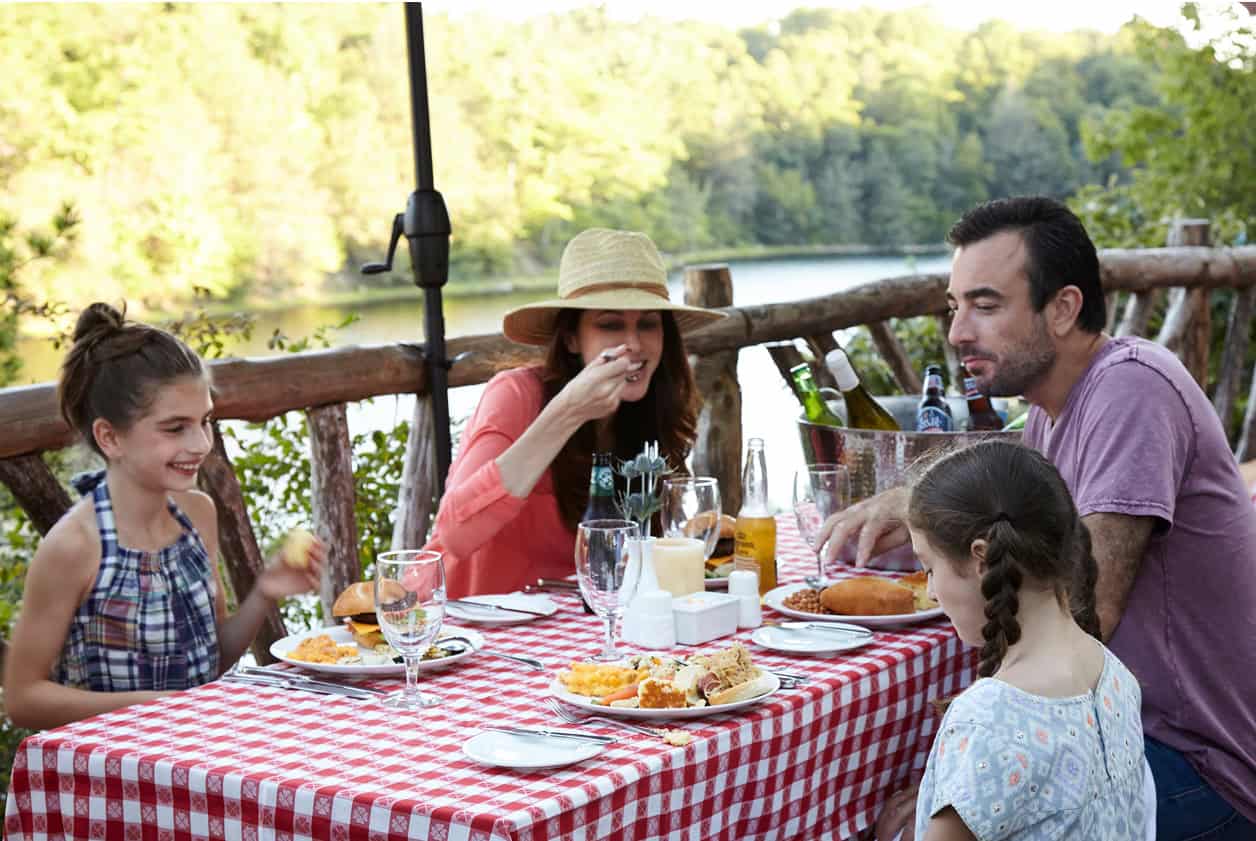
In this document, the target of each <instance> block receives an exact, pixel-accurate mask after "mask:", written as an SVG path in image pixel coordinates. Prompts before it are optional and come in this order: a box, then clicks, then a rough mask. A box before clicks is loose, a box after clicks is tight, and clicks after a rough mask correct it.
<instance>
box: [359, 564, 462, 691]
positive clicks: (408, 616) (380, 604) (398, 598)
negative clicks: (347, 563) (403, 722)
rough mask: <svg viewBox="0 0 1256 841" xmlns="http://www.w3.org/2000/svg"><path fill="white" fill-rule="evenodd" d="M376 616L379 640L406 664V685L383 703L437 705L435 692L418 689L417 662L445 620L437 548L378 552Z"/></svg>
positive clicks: (441, 573)
mask: <svg viewBox="0 0 1256 841" xmlns="http://www.w3.org/2000/svg"><path fill="white" fill-rule="evenodd" d="M375 615H376V617H377V618H378V622H379V627H380V630H381V631H383V632H384V638H385V639H387V640H388V644H389V645H391V646H392V647H393V648H395V649H397V651H398V652H399V653H400V654H401V659H402V660H403V661H404V662H405V664H406V688H405V689H402V690H400V691H398V692H394V693H393V694H391V695H388V696H386V697H385V698H384V699H383V703H384V705H385V706H389V707H393V708H395V709H399V710H421V709H423V708H424V707H430V706H433V705H435V704H438V703H440V699H439V698H437V697H436V696H434V695H431V694H429V693H426V692H420V691H419V663H420V662H421V661H422V659H423V655H424V654H425V653H426V652H427V650H428V648H429V647H431V645H432V642H433V641H434V640H435V639H436V635H437V634H439V633H440V626H441V623H442V622H443V621H444V618H445V566H444V564H443V563H442V561H441V554H440V552H430V551H426V550H417V549H406V550H402V551H400V552H382V553H380V555H379V557H378V558H376V560H375Z"/></svg>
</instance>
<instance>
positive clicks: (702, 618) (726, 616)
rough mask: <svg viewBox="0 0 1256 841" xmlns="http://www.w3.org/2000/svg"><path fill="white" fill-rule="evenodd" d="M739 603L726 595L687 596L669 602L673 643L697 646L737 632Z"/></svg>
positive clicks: (733, 597) (699, 594) (695, 594)
mask: <svg viewBox="0 0 1256 841" xmlns="http://www.w3.org/2000/svg"><path fill="white" fill-rule="evenodd" d="M739 603H740V599H738V598H737V597H736V596H730V595H728V594H727V593H712V592H710V591H707V592H703V593H691V594H690V595H688V596H680V597H679V598H675V599H672V612H673V613H674V614H675V616H676V642H678V643H680V644H682V645H701V644H702V643H704V642H710V641H711V640H713V639H719V638H720V637H726V636H728V635H729V634H735V633H736V632H737V618H738V614H739V612H740V604H739Z"/></svg>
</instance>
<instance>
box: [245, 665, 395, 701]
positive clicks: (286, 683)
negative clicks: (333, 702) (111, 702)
mask: <svg viewBox="0 0 1256 841" xmlns="http://www.w3.org/2000/svg"><path fill="white" fill-rule="evenodd" d="M223 677H224V678H247V679H248V680H249V681H250V682H252V683H258V684H266V685H268V686H274V687H276V688H279V689H309V690H310V691H313V692H322V693H324V694H327V695H344V696H345V697H347V698H378V697H380V696H382V695H384V694H385V693H383V692H381V691H380V690H378V689H367V688H366V687H364V686H346V685H345V684H343V683H332V682H330V681H325V680H315V679H314V678H311V677H306V676H305V675H297V674H285V673H279V672H272V671H269V670H268V669H262V668H258V667H255V666H241V667H240V668H238V669H237V670H236V671H235V672H232V673H230V674H226V675H223Z"/></svg>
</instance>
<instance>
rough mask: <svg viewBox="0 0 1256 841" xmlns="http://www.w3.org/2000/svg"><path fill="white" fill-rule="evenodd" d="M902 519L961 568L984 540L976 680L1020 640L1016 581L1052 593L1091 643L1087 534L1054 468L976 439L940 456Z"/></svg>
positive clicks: (1092, 570) (1037, 456)
mask: <svg viewBox="0 0 1256 841" xmlns="http://www.w3.org/2000/svg"><path fill="white" fill-rule="evenodd" d="M907 521H908V523H909V524H910V525H911V527H912V529H914V530H915V531H918V532H921V533H922V534H924V535H925V536H926V537H927V538H928V540H929V543H930V544H931V545H933V546H934V547H935V548H936V549H937V550H938V551H939V552H941V553H942V554H943V555H944V556H946V558H947V560H948V561H950V562H951V563H953V564H955V565H956V566H959V567H963V566H966V565H968V564H969V563H971V561H970V558H971V555H972V545H973V542H974V541H976V540H978V539H984V540H985V541H986V570H985V573H984V574H983V575H982V578H981V593H982V595H983V596H984V597H985V599H986V609H985V613H986V624H985V625H984V626H983V627H982V629H981V633H982V636H983V638H984V639H985V643H984V645H983V646H982V649H981V665H980V666H979V668H978V673H979V674H980V675H981V676H982V677H989V676H990V675H992V674H994V673H995V671H997V670H998V668H999V664H1000V663H1002V662H1003V657H1004V655H1006V654H1007V649H1008V646H1010V645H1013V644H1014V643H1016V642H1017V641H1018V640H1019V639H1020V636H1021V628H1020V623H1019V622H1018V621H1017V616H1016V614H1017V612H1018V610H1019V608H1020V601H1019V599H1020V589H1021V585H1022V583H1023V582H1024V580H1025V579H1026V578H1032V579H1035V580H1037V581H1041V582H1044V583H1045V584H1047V585H1049V586H1051V587H1053V588H1054V589H1055V592H1056V596H1057V597H1058V598H1059V599H1060V600H1061V603H1062V604H1068V606H1069V608H1070V610H1071V612H1072V613H1073V617H1074V619H1075V620H1076V621H1077V624H1078V625H1079V626H1081V628H1082V629H1083V630H1085V631H1086V632H1087V633H1089V634H1091V635H1093V636H1095V637H1096V638H1097V637H1098V635H1099V618H1098V614H1097V613H1096V611H1095V580H1096V578H1097V577H1098V567H1097V566H1096V564H1095V559H1094V556H1093V555H1091V552H1090V533H1089V532H1088V531H1087V529H1086V526H1085V524H1084V523H1082V521H1081V519H1080V518H1079V517H1078V516H1077V508H1076V506H1075V505H1074V504H1073V497H1072V496H1071V495H1070V494H1069V491H1068V487H1067V486H1066V485H1065V484H1064V480H1063V479H1062V478H1061V477H1060V473H1059V471H1058V470H1056V469H1055V467H1054V465H1052V464H1051V462H1049V461H1047V460H1046V459H1045V458H1044V457H1043V456H1042V454H1041V453H1039V452H1037V451H1036V450H1032V449H1030V448H1028V447H1022V446H1020V445H1018V444H1013V443H1010V442H1007V441H983V442H981V443H978V444H974V445H972V446H971V447H965V448H963V449H961V450H956V451H955V452H953V453H950V454H949V455H947V456H944V457H943V458H941V459H939V460H938V461H937V462H935V463H934V464H933V465H932V466H931V467H930V468H929V469H928V470H927V471H926V472H925V473H924V474H923V475H922V476H921V477H920V479H919V480H918V481H917V482H916V485H915V487H914V488H913V490H912V495H911V503H910V505H909V507H908V515H907Z"/></svg>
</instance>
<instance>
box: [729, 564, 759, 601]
mask: <svg viewBox="0 0 1256 841" xmlns="http://www.w3.org/2000/svg"><path fill="white" fill-rule="evenodd" d="M728 594H729V595H730V596H754V597H755V598H758V597H759V576H758V574H757V573H754V572H751V571H750V570H747V569H735V570H733V571H732V572H730V573H729V574H728Z"/></svg>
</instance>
